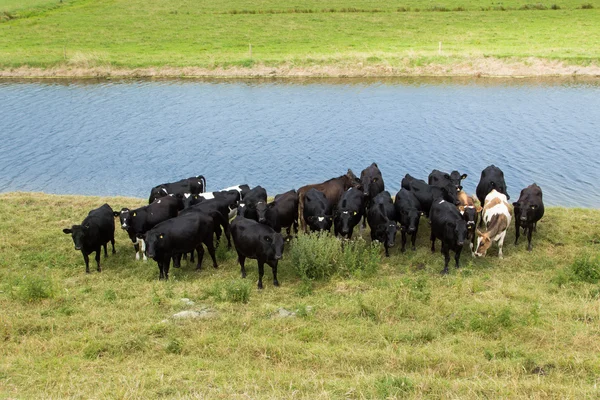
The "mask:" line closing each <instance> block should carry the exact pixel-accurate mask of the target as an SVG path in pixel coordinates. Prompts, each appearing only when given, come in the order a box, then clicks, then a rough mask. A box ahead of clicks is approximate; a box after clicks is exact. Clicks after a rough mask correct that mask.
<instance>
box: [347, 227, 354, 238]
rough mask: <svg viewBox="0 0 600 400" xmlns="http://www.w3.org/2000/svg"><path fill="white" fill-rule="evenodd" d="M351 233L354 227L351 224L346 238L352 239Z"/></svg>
mask: <svg viewBox="0 0 600 400" xmlns="http://www.w3.org/2000/svg"><path fill="white" fill-rule="evenodd" d="M353 233H354V227H353V226H351V227H350V232H348V240H351V239H352V234H353Z"/></svg>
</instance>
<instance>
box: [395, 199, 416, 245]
mask: <svg viewBox="0 0 600 400" xmlns="http://www.w3.org/2000/svg"><path fill="white" fill-rule="evenodd" d="M394 209H395V210H396V221H398V223H399V224H400V229H401V232H402V248H401V249H400V251H401V252H403V253H404V252H405V251H406V234H407V233H408V234H409V235H411V243H412V250H413V251H415V250H417V247H416V241H417V233H418V232H419V220H420V219H421V215H423V211H421V209H420V203H419V200H418V199H417V197H416V196H415V194H414V193H413V192H411V191H410V190H406V189H404V188H402V189H400V191H399V192H398V193H397V194H396V199H395V200H394Z"/></svg>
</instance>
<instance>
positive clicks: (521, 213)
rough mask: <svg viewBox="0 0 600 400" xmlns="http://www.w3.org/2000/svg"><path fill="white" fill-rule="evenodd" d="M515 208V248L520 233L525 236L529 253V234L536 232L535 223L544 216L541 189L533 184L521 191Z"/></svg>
mask: <svg viewBox="0 0 600 400" xmlns="http://www.w3.org/2000/svg"><path fill="white" fill-rule="evenodd" d="M513 206H514V208H515V229H516V237H515V246H516V245H517V243H518V241H519V236H520V233H521V232H520V231H521V228H523V234H527V243H528V245H527V250H528V251H531V250H532V246H531V232H532V231H536V230H537V223H538V221H539V220H540V219H542V217H543V216H544V201H543V200H542V188H540V187H539V186H538V185H536V184H535V183H534V184H533V185H529V186H527V187H526V188H525V189H523V190H521V196H519V201H516V202H514V203H513Z"/></svg>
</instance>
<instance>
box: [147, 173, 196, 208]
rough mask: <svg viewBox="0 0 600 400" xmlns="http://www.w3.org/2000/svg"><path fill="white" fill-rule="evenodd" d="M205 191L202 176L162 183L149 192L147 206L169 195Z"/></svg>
mask: <svg viewBox="0 0 600 400" xmlns="http://www.w3.org/2000/svg"><path fill="white" fill-rule="evenodd" d="M205 190H206V178H204V176H202V175H198V176H192V177H191V178H186V179H182V180H180V181H177V182H172V183H162V184H160V185H158V186H154V187H153V188H152V190H151V191H150V197H149V198H148V204H150V203H152V202H153V201H154V200H156V199H158V198H160V197H164V196H166V195H169V194H174V195H179V196H183V194H184V193H192V194H198V193H203V192H204V191H205Z"/></svg>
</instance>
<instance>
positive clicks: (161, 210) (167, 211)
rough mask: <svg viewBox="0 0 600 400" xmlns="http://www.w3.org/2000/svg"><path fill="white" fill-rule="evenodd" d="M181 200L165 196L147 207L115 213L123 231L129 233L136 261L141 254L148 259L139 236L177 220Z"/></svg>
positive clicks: (144, 246)
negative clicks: (165, 222) (164, 222)
mask: <svg viewBox="0 0 600 400" xmlns="http://www.w3.org/2000/svg"><path fill="white" fill-rule="evenodd" d="M180 205H181V199H179V198H177V197H172V196H165V197H161V198H158V199H156V200H155V201H154V202H152V203H151V204H148V205H147V206H144V207H140V208H136V209H134V210H131V209H129V208H122V209H121V211H115V212H114V216H115V217H119V221H120V223H121V229H123V230H124V231H126V232H127V234H128V235H129V239H131V241H132V242H133V247H134V249H135V259H136V260H139V259H140V253H141V254H142V257H143V259H144V261H146V260H148V258H147V257H146V244H145V242H144V239H140V238H139V237H138V235H140V234H144V233H146V232H147V231H149V230H150V229H152V228H153V227H154V226H155V225H156V224H159V223H161V222H163V221H166V220H168V219H169V218H175V217H176V216H177V214H178V213H179V209H180V208H181V207H180Z"/></svg>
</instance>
